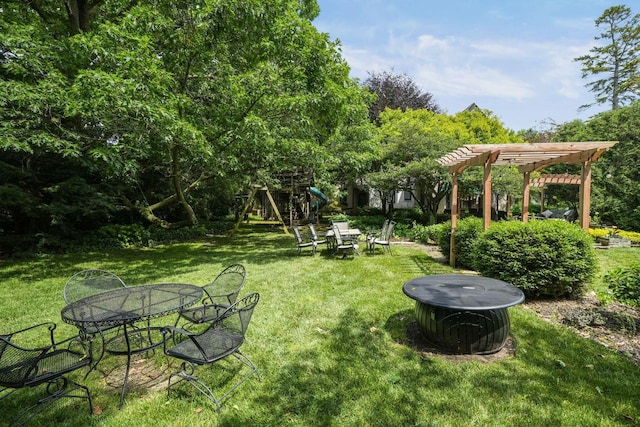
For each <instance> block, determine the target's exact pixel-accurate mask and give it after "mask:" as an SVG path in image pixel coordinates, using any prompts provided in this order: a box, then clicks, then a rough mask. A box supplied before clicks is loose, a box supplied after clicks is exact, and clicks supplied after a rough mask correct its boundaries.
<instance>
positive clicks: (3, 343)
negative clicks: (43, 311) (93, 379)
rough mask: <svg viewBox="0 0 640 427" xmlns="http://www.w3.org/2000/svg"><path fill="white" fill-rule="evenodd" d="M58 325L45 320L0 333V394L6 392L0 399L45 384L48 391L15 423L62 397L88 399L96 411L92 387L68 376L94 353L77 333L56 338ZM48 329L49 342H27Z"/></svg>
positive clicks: (13, 422)
mask: <svg viewBox="0 0 640 427" xmlns="http://www.w3.org/2000/svg"><path fill="white" fill-rule="evenodd" d="M55 329H56V324H55V323H53V322H46V323H41V324H38V325H34V326H30V327H28V328H25V329H22V330H19V331H15V332H11V333H9V334H0V388H1V390H0V395H2V394H4V396H2V397H0V400H1V399H4V398H6V397H7V396H9V395H11V394H12V393H13V392H14V391H16V390H18V389H21V388H25V387H37V386H39V385H42V384H46V391H47V395H46V396H45V397H43V398H40V399H38V400H37V401H36V402H35V403H33V404H32V405H31V406H29V407H28V408H27V409H25V410H24V411H23V412H21V413H20V414H19V415H18V416H17V417H16V418H15V419H13V421H11V424H12V425H23V424H25V423H27V422H28V421H29V420H31V419H32V418H33V417H35V416H36V415H38V414H40V413H41V412H42V411H44V410H45V409H46V408H48V407H49V406H50V405H51V404H53V403H54V402H56V401H57V400H58V399H60V398H62V397H73V398H79V399H86V400H87V401H88V402H89V413H90V414H91V413H93V405H92V402H91V393H90V392H89V389H88V388H87V387H85V386H83V385H80V384H78V383H76V382H74V381H72V380H70V379H68V378H67V377H66V374H68V373H70V372H72V371H75V370H77V369H80V368H83V367H85V366H89V365H90V364H91V353H90V352H89V353H87V352H85V350H86V348H85V347H83V346H82V345H80V343H79V339H78V337H71V338H67V339H65V340H62V341H58V342H56V341H55V340H54V334H53V331H54V330H55ZM45 333H46V334H47V335H48V337H47V341H48V342H47V344H46V345H43V346H39V347H31V346H27V342H32V341H33V340H34V339H36V338H39V337H42V334H45ZM25 337H26V338H25ZM3 418H4V416H3ZM4 421H9V420H6V419H5V420H4Z"/></svg>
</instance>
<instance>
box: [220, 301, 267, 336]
mask: <svg viewBox="0 0 640 427" xmlns="http://www.w3.org/2000/svg"><path fill="white" fill-rule="evenodd" d="M259 300H260V294H259V293H257V292H253V293H251V294H249V295H247V296H245V297H243V298H241V299H240V300H238V301H236V302H235V303H234V304H233V305H232V306H231V307H229V308H228V309H227V312H226V313H225V314H224V315H222V316H220V318H219V319H222V320H219V321H218V322H217V324H214V327H215V328H219V327H222V328H224V329H225V330H227V331H230V332H232V333H237V334H241V335H242V336H244V335H245V334H246V333H247V329H248V328H249V322H250V321H251V317H252V316H253V311H254V310H255V308H256V305H257V304H258V301H259Z"/></svg>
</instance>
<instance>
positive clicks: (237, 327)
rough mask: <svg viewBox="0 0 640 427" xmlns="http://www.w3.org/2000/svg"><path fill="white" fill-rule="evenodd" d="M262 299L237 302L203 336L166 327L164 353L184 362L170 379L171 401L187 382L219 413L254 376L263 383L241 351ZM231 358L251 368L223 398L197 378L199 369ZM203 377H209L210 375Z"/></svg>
mask: <svg viewBox="0 0 640 427" xmlns="http://www.w3.org/2000/svg"><path fill="white" fill-rule="evenodd" d="M259 299H260V295H259V294H258V293H255V292H254V293H252V294H249V295H247V296H246V297H244V298H242V299H240V300H238V301H237V302H235V303H234V304H233V305H231V306H230V307H229V308H227V310H226V312H225V313H224V314H223V315H222V316H220V318H218V319H216V320H213V321H212V322H211V323H210V324H209V326H208V327H207V328H206V329H205V330H204V331H202V332H197V333H196V332H190V331H187V330H184V329H179V328H176V327H174V326H167V327H165V328H164V329H163V333H164V334H165V335H166V338H165V340H164V353H165V354H166V355H167V356H170V357H173V358H177V359H180V360H181V361H182V363H181V365H180V369H179V370H178V371H177V372H174V373H172V374H171V375H170V376H169V385H168V389H167V394H168V397H170V396H171V389H172V387H174V386H175V385H177V384H179V383H181V382H182V381H187V382H188V383H189V384H191V385H192V386H193V387H194V388H195V389H196V390H198V391H199V392H200V393H202V394H204V395H205V396H206V397H207V398H208V399H209V400H211V401H212V402H213V403H215V404H216V407H217V409H218V410H220V404H221V403H222V401H223V400H224V399H225V398H226V397H227V396H228V395H229V394H230V393H231V392H232V391H233V390H235V389H236V388H237V387H238V386H240V385H241V384H242V383H243V382H245V381H246V380H247V379H248V378H249V377H251V376H252V375H253V374H254V373H255V374H257V376H258V379H260V373H259V372H258V368H257V367H256V365H254V364H253V362H252V361H251V359H249V358H248V357H247V356H246V355H245V354H244V353H242V352H241V351H240V347H241V346H242V344H243V343H244V341H245V335H246V333H247V329H248V327H249V322H250V320H251V317H252V315H253V311H254V309H255V307H256V305H257V304H258V300H259ZM228 356H233V357H234V358H235V359H237V360H239V361H240V362H242V363H243V364H244V365H245V366H247V367H248V368H249V372H248V373H246V374H244V375H243V376H242V377H241V379H240V381H238V382H236V383H235V384H234V385H233V386H231V388H228V389H227V390H226V392H224V393H223V394H222V396H221V397H217V396H216V395H215V394H214V392H213V390H212V389H211V387H210V386H208V385H207V384H206V383H205V382H204V381H203V379H202V378H200V377H198V376H196V370H197V369H198V367H201V366H204V365H212V364H214V363H216V362H219V361H221V360H223V359H226V358H227V357H228ZM204 376H205V377H208V376H209V374H205V375H204Z"/></svg>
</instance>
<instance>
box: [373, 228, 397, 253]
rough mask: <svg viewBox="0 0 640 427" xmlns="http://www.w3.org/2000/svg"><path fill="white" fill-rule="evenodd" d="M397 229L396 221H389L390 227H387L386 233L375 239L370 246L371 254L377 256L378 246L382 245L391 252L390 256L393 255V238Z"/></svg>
mask: <svg viewBox="0 0 640 427" xmlns="http://www.w3.org/2000/svg"><path fill="white" fill-rule="evenodd" d="M395 227H396V223H395V221H389V226H388V227H387V229H386V231H385V233H384V234H383V235H382V236H380V237H379V238H375V239H373V241H372V242H371V244H370V245H369V248H370V249H371V253H374V254H375V252H376V245H380V246H382V247H383V248H386V249H387V250H388V251H389V254H390V255H393V254H392V253H391V238H392V237H393V230H394V229H395Z"/></svg>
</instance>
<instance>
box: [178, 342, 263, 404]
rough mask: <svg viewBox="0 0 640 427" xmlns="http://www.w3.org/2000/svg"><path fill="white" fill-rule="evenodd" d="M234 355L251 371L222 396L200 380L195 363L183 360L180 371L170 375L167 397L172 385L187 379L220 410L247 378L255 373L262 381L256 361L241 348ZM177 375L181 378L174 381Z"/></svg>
mask: <svg viewBox="0 0 640 427" xmlns="http://www.w3.org/2000/svg"><path fill="white" fill-rule="evenodd" d="M232 355H233V356H234V357H235V358H236V359H238V360H239V361H240V362H242V363H243V364H244V365H245V366H247V367H249V369H250V372H249V373H247V374H246V375H244V376H243V377H242V378H241V379H240V381H238V382H237V383H235V384H234V385H233V387H231V388H230V389H229V390H227V391H226V392H225V393H224V394H223V395H222V396H220V397H216V395H215V394H214V393H213V390H211V388H210V387H209V386H208V385H206V384H205V383H204V382H202V380H200V379H199V378H198V377H196V376H195V375H194V371H195V366H194V365H193V364H191V363H189V362H182V364H181V365H180V371H178V372H174V373H173V374H171V375H170V376H169V386H168V387H167V397H170V396H171V387H172V386H174V385H176V384H179V383H180V382H182V381H187V382H188V383H189V384H191V386H192V387H193V388H195V389H196V390H198V391H199V392H200V393H202V394H204V395H205V396H206V397H207V398H208V399H209V400H211V401H212V402H213V403H215V405H216V408H217V410H218V411H220V405H221V404H222V401H223V400H224V399H225V398H226V397H227V396H228V395H229V394H231V392H232V391H234V390H235V389H236V388H238V387H239V386H240V385H241V384H242V383H244V382H245V381H246V380H247V379H249V377H251V376H252V375H253V374H256V375H257V377H258V380H259V381H262V377H261V376H260V372H259V371H258V368H257V367H256V365H254V363H253V362H252V361H251V359H249V358H248V357H247V356H246V355H245V354H244V353H242V352H240V351H239V350H237V351H236V352H235V353H233V354H232ZM175 377H178V378H179V379H178V380H177V381H175V382H173V383H172V379H173V378H175Z"/></svg>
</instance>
